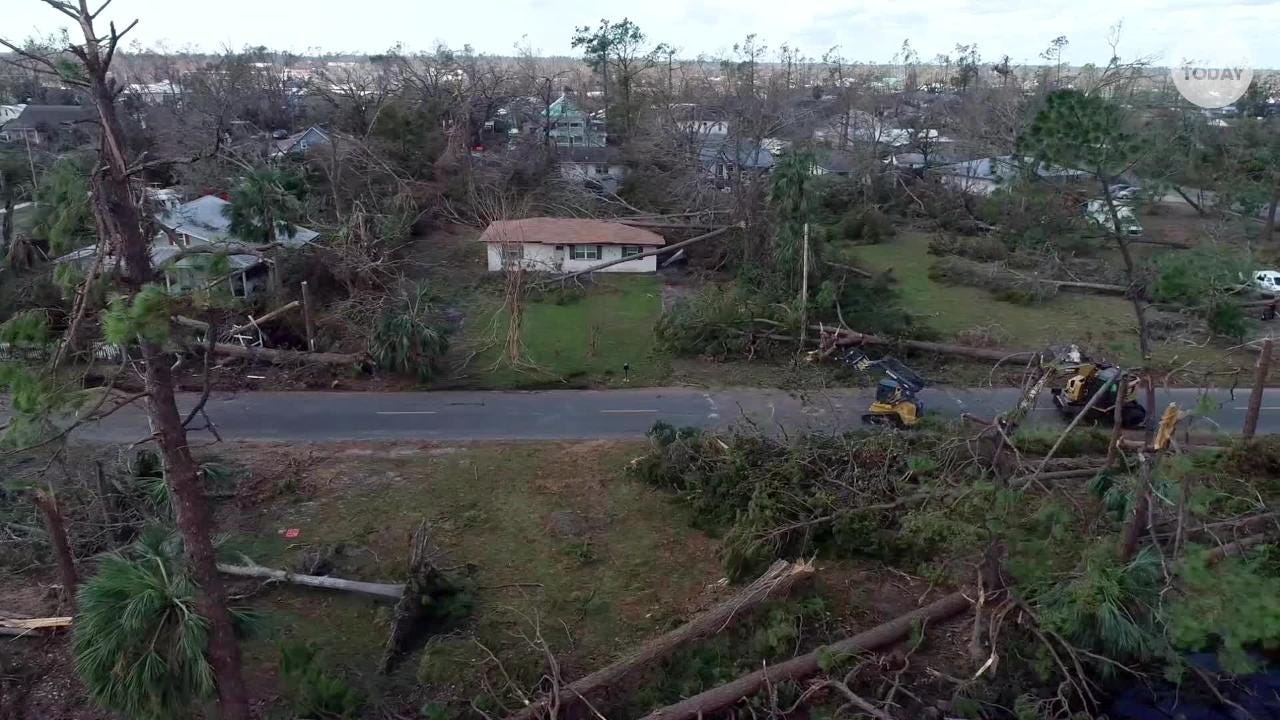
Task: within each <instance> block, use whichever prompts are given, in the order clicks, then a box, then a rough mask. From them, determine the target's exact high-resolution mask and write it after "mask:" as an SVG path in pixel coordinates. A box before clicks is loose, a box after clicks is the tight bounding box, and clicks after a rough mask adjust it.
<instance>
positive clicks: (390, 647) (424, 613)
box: [379, 522, 458, 675]
mask: <svg viewBox="0 0 1280 720" xmlns="http://www.w3.org/2000/svg"><path fill="white" fill-rule="evenodd" d="M433 555H434V553H433V552H432V547H431V541H430V538H429V537H428V535H427V523H426V522H423V523H422V524H420V525H418V529H417V530H416V531H414V533H413V551H412V552H411V553H410V557H409V577H408V578H407V581H406V582H405V585H404V589H403V591H402V592H401V594H400V601H399V602H397V603H396V609H395V617H394V618H393V619H392V621H391V632H390V633H388V635H387V645H386V648H385V649H384V650H383V653H382V665H381V667H380V668H379V669H380V672H382V673H383V674H384V675H385V674H386V673H389V672H391V669H392V667H393V666H394V665H395V661H396V660H397V659H398V658H399V657H400V656H401V655H402V654H403V653H405V652H406V651H408V650H409V649H410V645H411V644H412V643H413V638H414V637H415V636H418V635H420V633H419V630H420V628H421V626H422V625H423V624H425V623H426V622H427V621H429V620H430V619H431V617H432V616H433V615H447V614H448V613H447V611H446V612H440V609H439V608H438V607H437V605H438V603H439V602H440V601H441V600H446V601H447V599H448V598H449V597H451V596H453V595H456V594H457V593H458V587H457V586H456V585H454V584H453V583H452V582H450V581H449V579H448V578H447V577H445V575H444V573H442V572H441V571H440V569H439V568H437V567H436V565H435V563H434V562H433V561H432V556H433Z"/></svg>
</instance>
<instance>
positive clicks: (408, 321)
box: [370, 292, 449, 382]
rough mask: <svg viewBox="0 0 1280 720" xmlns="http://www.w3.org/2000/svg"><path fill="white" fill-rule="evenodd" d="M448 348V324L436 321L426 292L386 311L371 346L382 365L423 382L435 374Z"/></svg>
mask: <svg viewBox="0 0 1280 720" xmlns="http://www.w3.org/2000/svg"><path fill="white" fill-rule="evenodd" d="M448 352H449V331H448V328H447V327H446V326H445V325H444V324H443V323H438V322H436V320H435V317H434V315H433V313H432V309H431V306H430V305H428V304H427V302H426V297H425V293H423V292H419V293H418V294H417V295H416V296H413V297H409V298H406V299H405V300H403V301H402V302H401V303H400V304H399V305H398V306H396V307H393V308H390V309H388V310H386V311H384V312H383V313H382V315H381V317H379V318H378V323H377V326H376V327H375V328H374V332H373V340H372V343H371V347H370V354H371V355H372V356H373V361H374V363H376V364H377V366H378V367H380V368H382V369H383V370H387V371H390V372H395V373H403V374H406V375H414V376H416V377H417V378H418V380H420V381H422V382H429V381H430V380H431V379H432V378H433V377H435V375H436V372H437V371H438V370H439V367H440V363H441V361H442V360H443V359H444V356H445V354H446V353H448Z"/></svg>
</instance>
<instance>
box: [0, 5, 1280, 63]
mask: <svg viewBox="0 0 1280 720" xmlns="http://www.w3.org/2000/svg"><path fill="white" fill-rule="evenodd" d="M96 1H97V0H91V2H96ZM0 4H3V5H4V6H5V11H4V13H3V15H0V17H2V18H3V19H2V21H0V22H2V23H3V24H2V26H0V35H3V36H6V37H15V36H16V37H19V38H23V37H27V36H31V35H34V34H43V33H48V32H50V31H54V30H56V29H58V28H60V27H63V26H65V25H66V22H65V18H63V16H61V15H60V14H58V13H57V12H56V11H54V10H52V9H50V8H49V7H48V6H46V5H44V4H43V3H41V2H39V0H0ZM623 16H629V17H630V19H631V20H633V21H634V22H636V23H637V24H639V25H640V27H641V28H642V29H643V30H644V32H645V33H646V34H647V35H648V37H649V38H650V39H651V40H652V41H654V42H665V43H668V44H670V45H673V46H675V47H677V48H679V50H680V53H679V55H680V56H681V57H686V58H692V57H696V56H698V55H699V54H703V53H705V54H709V55H714V54H717V53H723V52H726V51H727V50H729V49H730V48H731V47H732V45H733V44H734V43H735V42H740V41H741V40H742V39H743V38H744V37H745V36H746V35H747V34H748V33H756V34H757V35H758V36H759V40H760V41H762V42H763V43H764V44H765V45H767V46H768V47H769V49H770V50H769V56H770V57H776V51H777V48H778V47H779V46H780V45H782V44H783V43H787V44H790V45H791V46H792V47H794V48H799V49H800V51H801V52H802V53H804V54H805V55H808V56H810V57H814V58H817V57H820V56H821V55H822V54H823V53H824V52H826V51H827V50H828V49H830V48H831V47H832V46H837V45H838V46H840V51H841V54H842V55H843V56H844V57H845V58H846V59H848V60H851V61H853V60H858V61H868V62H889V61H890V60H891V59H892V58H893V56H894V54H895V53H896V52H898V49H899V48H900V47H901V46H902V42H903V40H906V39H910V41H911V44H912V46H913V47H914V48H915V49H916V51H917V52H918V53H919V55H920V57H921V59H922V60H931V59H932V58H933V57H934V56H936V55H937V54H939V53H951V52H953V51H954V48H955V46H956V44H958V43H963V44H970V43H977V45H978V48H979V51H980V53H981V54H982V56H983V57H984V58H985V59H991V60H995V59H998V58H999V57H1000V56H1002V55H1006V54H1007V55H1009V56H1010V58H1011V59H1012V60H1013V61H1014V62H1015V63H1032V64H1038V63H1040V62H1042V61H1041V60H1039V55H1040V53H1041V52H1042V51H1043V50H1044V49H1045V48H1046V47H1047V46H1048V44H1049V42H1050V41H1051V40H1052V39H1053V38H1055V37H1058V36H1060V35H1065V36H1066V37H1067V39H1068V40H1069V42H1070V44H1069V45H1068V46H1067V48H1066V50H1065V51H1064V53H1063V59H1064V61H1065V62H1068V63H1072V64H1077V65H1078V64H1083V63H1086V62H1096V63H1105V62H1106V61H1107V59H1108V58H1109V57H1110V56H1111V51H1110V48H1109V46H1108V44H1107V37H1108V35H1109V31H1110V29H1111V28H1112V27H1113V26H1115V25H1116V24H1117V23H1122V31H1121V34H1120V45H1119V49H1120V55H1121V56H1122V57H1124V58H1133V57H1139V56H1146V57H1153V58H1155V59H1157V60H1159V61H1170V59H1171V58H1174V56H1180V57H1196V58H1201V57H1205V54H1204V53H1212V52H1214V51H1216V50H1221V49H1222V48H1228V49H1230V50H1231V51H1232V52H1233V53H1234V52H1242V50H1241V49H1242V48H1247V49H1249V51H1250V52H1249V53H1248V55H1249V56H1250V57H1249V60H1250V62H1251V64H1252V66H1253V67H1255V68H1280V43H1276V42H1274V38H1276V37H1280V0H1218V1H1214V0H1071V1H1070V2H1064V1H1061V0H1041V1H1039V2H1035V1H1027V0H929V1H928V2H905V1H904V0H897V1H896V2H895V1H894V0H880V1H878V2H872V1H869V0H644V1H643V2H635V3H628V2H600V3H588V2H583V1H582V0H489V2H486V3H483V4H476V3H467V2H457V1H456V0H308V1H307V2H302V1H301V0H287V1H286V0H217V2H205V3H196V2H191V1H190V0H176V1H175V0H115V2H114V3H113V4H112V6H111V7H110V8H109V9H108V11H107V13H106V14H105V15H104V16H103V19H108V18H109V19H114V20H116V21H117V23H118V24H123V23H127V22H128V21H129V20H132V19H134V18H138V19H140V20H141V22H140V23H139V25H138V27H137V28H136V30H135V31H134V33H135V34H134V35H133V37H134V38H136V39H137V40H138V41H140V42H141V43H142V44H143V45H145V46H149V47H153V46H157V45H159V44H160V43H164V45H166V46H167V47H169V48H170V49H179V48H184V47H187V46H192V47H195V48H197V49H200V50H207V51H216V50H219V49H222V48H224V47H234V48H239V47H243V46H246V45H266V46H268V47H270V48H272V49H276V50H289V51H292V52H297V53H306V52H308V51H312V52H314V51H316V50H324V51H331V52H352V53H368V52H379V51H382V50H386V49H387V48H389V47H391V46H392V45H394V44H396V43H403V45H404V47H405V48H406V49H408V50H429V49H432V48H434V47H435V46H436V45H437V44H439V43H441V42H443V43H446V44H448V45H450V46H451V47H455V48H456V47H461V46H462V45H464V44H470V45H472V46H473V47H474V48H475V49H476V50H478V51H481V52H487V53H495V54H507V55H509V54H513V53H514V50H513V48H514V47H515V45H516V44H517V43H520V44H523V43H525V42H527V43H528V45H529V46H530V47H532V48H534V49H535V50H537V51H540V54H544V55H573V54H576V53H575V52H574V51H573V50H572V48H571V47H570V37H571V36H572V34H573V28H574V26H576V25H594V24H596V23H598V22H599V21H600V19H601V18H602V17H608V18H609V19H611V20H618V19H621V18H622V17H623ZM1206 43H1210V44H1211V48H1212V49H1211V50H1208V51H1205V50H1202V48H1203V47H1204V46H1205V44H1206ZM1188 45H1191V46H1193V47H1196V50H1195V52H1194V53H1192V54H1188V50H1187V49H1186V48H1187V46H1188ZM1197 46H1198V47H1197ZM1173 61H1174V62H1176V59H1175V60H1173Z"/></svg>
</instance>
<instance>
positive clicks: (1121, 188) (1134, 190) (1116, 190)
mask: <svg viewBox="0 0 1280 720" xmlns="http://www.w3.org/2000/svg"><path fill="white" fill-rule="evenodd" d="M1107 189H1108V190H1110V191H1111V197H1112V198H1114V199H1116V200H1132V199H1134V198H1136V197H1137V196H1138V193H1140V192H1142V188H1140V187H1138V186H1137V185H1129V184H1127V183H1116V184H1115V185H1112V186H1111V187H1109V188H1107Z"/></svg>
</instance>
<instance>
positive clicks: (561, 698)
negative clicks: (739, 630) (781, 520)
mask: <svg viewBox="0 0 1280 720" xmlns="http://www.w3.org/2000/svg"><path fill="white" fill-rule="evenodd" d="M812 575H813V565H812V564H810V563H806V562H801V563H791V562H786V561H784V560H779V561H778V562H775V563H774V564H773V565H772V566H771V567H770V568H769V569H768V570H767V571H765V573H764V574H763V575H761V576H760V577H758V578H756V580H755V581H754V582H752V583H751V584H750V585H748V586H747V587H745V588H743V589H742V590H741V591H740V592H738V593H735V594H734V595H733V597H730V598H728V599H727V600H724V601H723V602H720V603H718V604H717V605H715V606H714V607H712V608H711V609H709V610H707V611H706V612H703V613H701V614H700V615H698V616H697V617H695V618H693V619H692V620H690V621H689V622H687V623H685V624H684V625H681V626H680V627H678V628H676V629H675V630H672V631H671V632H669V633H666V634H665V635H660V636H658V637H656V638H654V639H652V640H650V641H648V642H646V643H645V644H644V645H641V646H640V648H639V649H638V650H636V651H635V652H632V653H630V654H628V655H627V656H626V657H623V658H622V659H620V660H618V661H617V662H614V663H612V664H610V665H609V666H608V667H605V668H603V669H600V670H597V671H595V672H593V673H591V674H590V675H587V676H586V677H584V678H582V679H581V680H578V681H577V682H574V683H571V684H569V685H566V686H565V687H563V688H559V691H558V693H556V694H557V695H558V697H552V696H548V697H545V698H542V699H541V700H539V701H537V702H535V703H533V704H531V705H528V706H527V707H525V708H524V709H522V710H520V711H519V712H517V713H515V714H514V715H511V716H510V718H509V720H535V719H540V718H548V717H550V716H551V714H550V712H551V711H550V708H551V707H556V708H557V710H558V713H557V714H558V715H559V716H560V717H564V713H566V712H569V713H572V709H573V708H575V707H576V706H578V705H579V704H581V703H591V704H592V705H593V706H598V705H599V704H600V701H601V699H602V698H604V697H605V696H606V695H607V694H608V692H609V691H610V690H611V689H613V690H620V689H622V688H623V684H624V682H625V681H626V679H627V678H630V677H634V675H635V674H636V673H639V672H642V671H644V670H645V669H647V668H650V667H652V666H653V665H655V664H656V663H658V662H660V661H661V660H663V659H665V658H667V657H668V656H670V655H671V654H672V653H673V652H675V651H676V650H677V649H679V648H681V647H683V646H685V645H687V644H688V643H690V642H693V641H695V640H699V639H701V638H704V637H709V636H711V635H715V634H716V633H718V632H720V631H722V630H724V629H725V628H726V627H728V626H729V625H730V624H731V623H732V622H733V621H734V620H736V619H739V618H741V617H745V616H746V615H749V614H750V613H751V612H752V611H754V610H755V609H756V608H757V607H758V606H759V605H760V604H761V603H763V602H765V601H766V600H769V599H773V598H779V597H785V596H786V595H787V594H788V593H789V592H790V591H791V589H792V588H793V587H794V586H795V585H796V584H797V583H799V582H801V581H803V580H806V579H808V578H809V577H811V576H812Z"/></svg>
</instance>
